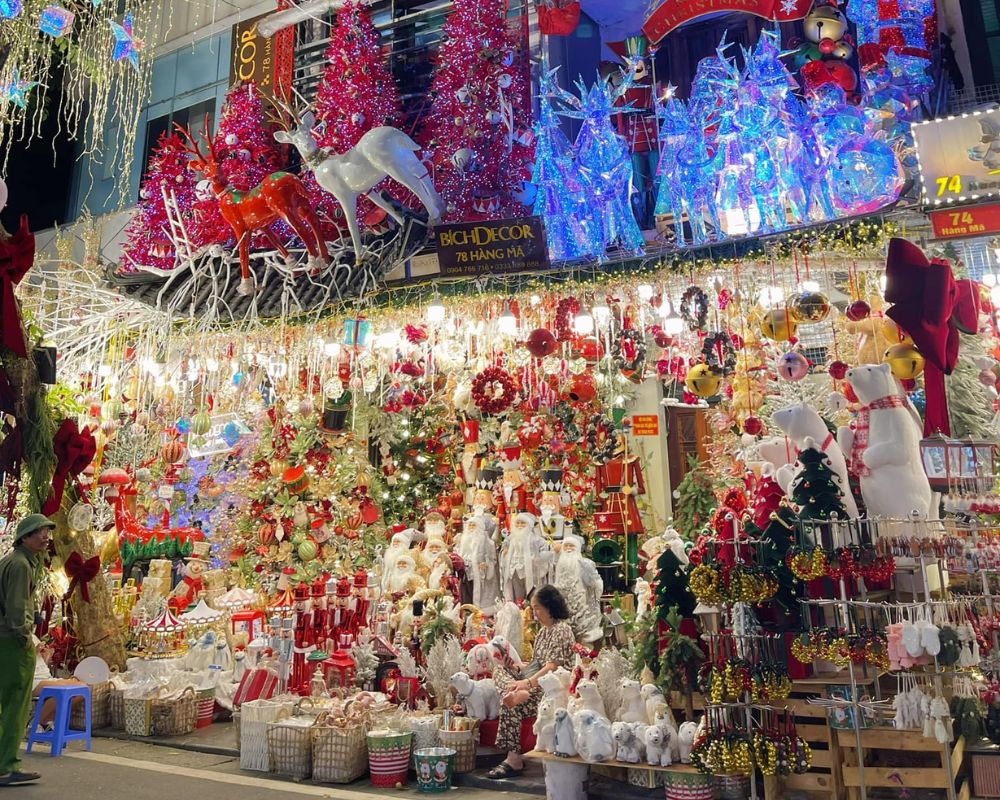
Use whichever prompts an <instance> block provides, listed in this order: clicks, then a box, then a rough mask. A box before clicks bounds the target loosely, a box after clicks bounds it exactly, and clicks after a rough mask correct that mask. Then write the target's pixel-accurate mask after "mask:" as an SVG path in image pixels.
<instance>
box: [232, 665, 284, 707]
mask: <svg viewBox="0 0 1000 800" xmlns="http://www.w3.org/2000/svg"><path fill="white" fill-rule="evenodd" d="M277 689H278V675H277V673H275V672H274V671H273V670H270V669H268V668H267V667H257V668H256V669H248V670H247V671H246V672H244V673H243V677H242V678H241V679H240V685H239V687H238V688H237V689H236V694H235V695H234V696H233V707H234V708H239V707H240V706H242V705H243V704H244V703H248V702H250V701H251V700H270V699H271V698H272V697H274V693H275V692H276V691H277Z"/></svg>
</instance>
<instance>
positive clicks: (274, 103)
mask: <svg viewBox="0 0 1000 800" xmlns="http://www.w3.org/2000/svg"><path fill="white" fill-rule="evenodd" d="M269 102H270V106H271V108H272V109H273V111H268V112H267V121H268V122H270V123H272V124H273V125H276V126H277V127H279V128H281V129H282V130H285V131H288V130H291V129H292V128H294V127H297V126H298V125H299V123H301V122H302V115H301V114H300V113H299V112H298V110H297V109H296V108H295V107H294V106H293V105H292V104H291V103H289V102H288V101H287V100H283V99H282V98H281V97H279V96H277V95H275V96H274V97H272V98H270V100H269Z"/></svg>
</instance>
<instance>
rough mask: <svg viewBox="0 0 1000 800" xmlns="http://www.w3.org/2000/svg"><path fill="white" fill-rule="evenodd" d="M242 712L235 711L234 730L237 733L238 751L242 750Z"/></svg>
mask: <svg viewBox="0 0 1000 800" xmlns="http://www.w3.org/2000/svg"><path fill="white" fill-rule="evenodd" d="M240 716H241V715H240V712H239V711H236V710H234V711H233V728H234V730H235V731H236V749H237V750H239V749H240Z"/></svg>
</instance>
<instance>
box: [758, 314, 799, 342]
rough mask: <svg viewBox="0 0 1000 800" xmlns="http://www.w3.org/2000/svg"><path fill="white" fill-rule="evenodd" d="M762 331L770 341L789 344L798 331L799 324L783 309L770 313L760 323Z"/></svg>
mask: <svg viewBox="0 0 1000 800" xmlns="http://www.w3.org/2000/svg"><path fill="white" fill-rule="evenodd" d="M760 327H761V330H762V331H763V332H764V335H765V336H766V337H767V338H768V339H773V340H774V341H776V342H787V341H788V340H789V339H791V338H792V337H793V336H795V333H796V331H798V327H799V326H798V323H796V321H795V319H794V318H793V317H792V316H791V314H789V312H788V311H786V310H785V309H783V308H776V309H774V310H773V311H768V312H767V313H766V314H765V315H764V319H763V320H762V321H761V323H760Z"/></svg>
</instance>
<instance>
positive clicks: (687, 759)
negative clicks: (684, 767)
mask: <svg viewBox="0 0 1000 800" xmlns="http://www.w3.org/2000/svg"><path fill="white" fill-rule="evenodd" d="M697 730H698V723H697V722H682V723H681V727H680V730H679V731H678V740H679V745H680V746H679V748H678V752H679V753H680V757H681V758H680V760H681V763H682V764H690V763H691V745H693V744H694V737H695V733H696V732H697Z"/></svg>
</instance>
